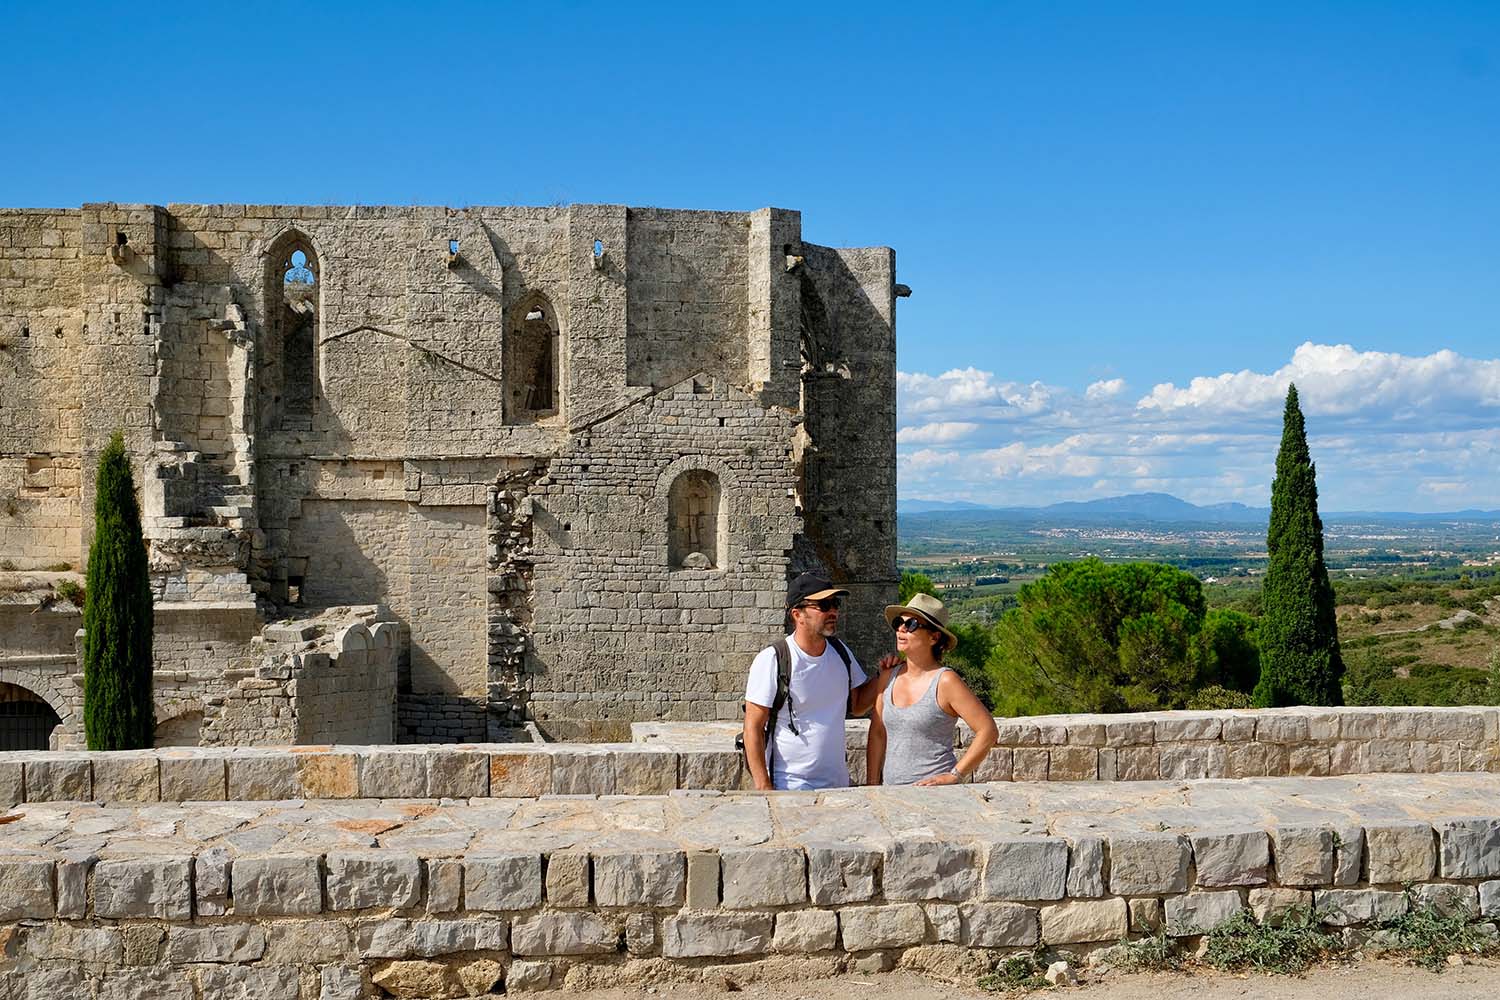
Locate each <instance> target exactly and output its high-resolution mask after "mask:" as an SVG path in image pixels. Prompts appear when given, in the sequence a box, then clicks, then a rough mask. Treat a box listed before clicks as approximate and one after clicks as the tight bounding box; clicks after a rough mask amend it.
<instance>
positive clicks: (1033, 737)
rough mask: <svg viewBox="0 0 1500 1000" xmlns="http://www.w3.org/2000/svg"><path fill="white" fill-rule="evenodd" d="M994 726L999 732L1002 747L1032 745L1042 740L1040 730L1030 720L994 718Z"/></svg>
mask: <svg viewBox="0 0 1500 1000" xmlns="http://www.w3.org/2000/svg"><path fill="white" fill-rule="evenodd" d="M995 728H996V730H997V731H998V732H999V734H1000V739H999V745H1000V746H1003V747H1034V746H1036V745H1037V744H1038V743H1040V742H1041V741H1042V734H1041V730H1040V729H1039V728H1037V726H1036V725H1034V724H1033V723H1030V722H1022V721H1020V720H1019V719H996V720H995Z"/></svg>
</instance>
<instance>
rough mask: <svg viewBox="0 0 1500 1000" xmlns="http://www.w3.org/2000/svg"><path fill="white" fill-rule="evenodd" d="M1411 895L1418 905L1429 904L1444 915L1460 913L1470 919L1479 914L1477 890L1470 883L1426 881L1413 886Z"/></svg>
mask: <svg viewBox="0 0 1500 1000" xmlns="http://www.w3.org/2000/svg"><path fill="white" fill-rule="evenodd" d="M1412 895H1413V896H1414V897H1415V899H1416V902H1417V903H1418V904H1419V905H1422V906H1430V907H1432V908H1433V909H1435V910H1436V911H1437V912H1438V913H1441V914H1442V915H1443V916H1445V917H1447V916H1453V915H1455V914H1462V915H1463V916H1465V917H1469V918H1471V919H1472V918H1474V917H1477V916H1479V890H1478V889H1476V888H1475V887H1474V886H1472V885H1457V884H1455V883H1452V882H1437V883H1427V884H1425V885H1419V886H1415V887H1414V888H1413V889H1412Z"/></svg>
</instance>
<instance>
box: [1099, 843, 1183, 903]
mask: <svg viewBox="0 0 1500 1000" xmlns="http://www.w3.org/2000/svg"><path fill="white" fill-rule="evenodd" d="M1191 859H1192V852H1191V849H1190V848H1189V846H1188V841H1187V838H1186V837H1180V836H1178V835H1177V834H1175V833H1125V834H1116V835H1114V836H1111V837H1110V838H1109V889H1110V892H1112V893H1114V894H1115V895H1117V896H1154V895H1160V894H1163V893H1169V892H1186V891H1187V887H1188V863H1189V861H1191Z"/></svg>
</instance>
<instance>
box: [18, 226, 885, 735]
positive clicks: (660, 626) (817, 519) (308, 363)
mask: <svg viewBox="0 0 1500 1000" xmlns="http://www.w3.org/2000/svg"><path fill="white" fill-rule="evenodd" d="M299 262H300V263H299ZM894 267H895V262H894V257H893V255H892V253H891V251H889V250H888V249H883V248H882V249H873V250H832V249H827V248H820V247H817V246H815V245H813V244H806V243H804V242H803V241H802V233H801V217H800V215H798V213H796V212H789V211H785V210H779V209H762V210H760V211H756V212H693V211H676V210H666V209H654V208H643V209H628V208H626V207H624V206H617V205H574V206H569V207H566V208H518V207H476V208H470V209H464V210H455V209H446V208H390V207H370V206H356V207H341V208H334V207H329V206H265V205H233V204H230V205H171V206H167V207H165V208H163V207H160V206H149V205H115V204H89V205H85V206H83V207H82V208H81V209H78V210H68V211H61V212H27V211H16V212H0V400H3V401H4V403H3V405H5V406H6V407H7V410H6V415H7V417H9V416H10V415H11V412H12V411H11V410H9V409H8V407H9V406H10V405H11V401H12V400H16V401H19V408H18V409H17V410H16V411H15V413H17V414H21V413H24V414H25V415H26V417H27V419H26V420H11V419H7V420H5V421H3V422H0V423H3V430H0V560H4V561H9V562H11V563H13V564H15V565H16V566H19V567H27V568H30V567H42V566H48V565H53V564H56V563H68V564H70V565H74V566H77V565H79V564H80V563H81V560H82V558H83V554H84V552H85V551H86V546H87V542H88V524H87V523H86V521H87V519H86V518H84V517H82V512H86V511H88V510H89V508H90V505H91V504H92V483H91V478H92V474H93V473H92V469H93V467H94V463H95V460H96V458H97V454H98V450H99V448H100V447H101V446H102V444H103V442H104V441H105V440H107V438H108V436H109V435H110V434H111V433H112V432H113V431H114V430H116V429H117V428H118V429H123V430H124V431H125V434H126V441H127V445H128V447H129V450H130V452H131V455H132V460H133V462H134V463H135V465H136V468H137V474H138V476H139V480H138V481H139V482H140V483H141V485H142V490H141V498H142V503H143V506H144V515H145V517H144V521H145V525H146V529H147V538H148V542H149V544H150V546H151V550H152V568H153V572H154V574H155V575H156V583H157V590H158V595H159V599H161V600H166V601H170V602H173V603H191V602H204V603H209V604H224V603H245V602H249V601H251V600H259V601H260V602H262V605H263V606H264V610H265V611H266V612H267V613H269V614H270V615H272V616H275V615H277V614H279V613H280V612H281V611H282V610H283V609H286V608H292V609H316V608H318V607H324V606H330V605H338V604H346V603H369V602H378V603H381V604H384V605H386V606H387V607H390V608H391V609H393V610H394V611H395V612H396V613H397V615H398V616H399V617H401V619H402V620H403V621H404V622H405V624H406V625H407V634H408V636H409V640H410V646H409V649H408V650H407V651H406V652H405V655H404V657H403V661H402V667H403V671H404V672H403V673H402V675H401V678H400V686H401V691H400V694H401V700H400V704H401V705H402V706H403V709H404V710H405V711H407V712H409V713H410V716H411V717H410V719H408V720H406V722H405V723H403V725H402V728H401V732H402V733H403V734H406V735H408V736H410V737H412V738H452V739H485V738H491V737H493V738H501V737H503V736H505V735H506V734H507V733H508V732H509V731H511V730H515V729H518V728H521V727H524V726H525V725H527V724H528V723H535V724H538V725H540V726H541V727H542V729H543V730H545V731H546V732H548V733H550V734H551V735H554V736H559V737H565V738H583V739H611V738H612V739H623V738H624V737H625V733H626V729H627V727H628V724H629V723H630V722H632V721H638V720H651V719H702V720H710V719H717V718H728V717H730V716H732V715H734V714H735V713H736V711H737V709H736V707H735V705H736V702H737V699H738V694H739V691H740V690H741V688H742V683H741V678H740V677H739V676H738V675H739V673H740V671H741V670H742V666H743V662H744V661H745V660H746V659H747V658H748V657H749V656H750V655H752V654H753V653H754V652H755V650H756V649H757V648H758V647H759V646H760V645H763V644H764V643H765V642H767V641H769V640H770V638H772V637H773V636H774V635H775V634H776V632H777V631H778V630H779V628H780V625H781V615H780V609H779V603H780V596H781V595H782V594H783V593H784V589H785V584H786V581H787V579H788V578H789V576H790V575H792V574H794V573H796V572H798V571H801V570H804V569H808V568H819V569H822V570H825V571H826V572H828V573H830V574H831V575H832V576H833V577H834V578H835V579H836V580H837V581H838V582H839V583H841V584H843V585H845V586H847V587H848V588H849V589H850V590H851V591H852V592H853V593H854V595H855V600H854V601H853V602H852V606H851V609H850V611H849V613H848V614H847V615H846V616H845V618H846V621H845V628H846V631H847V633H848V635H849V636H850V637H851V639H852V641H853V642H854V644H855V647H856V649H857V650H858V651H859V652H860V653H861V654H862V655H863V656H864V657H866V658H872V657H873V656H874V654H875V651H876V649H878V648H879V646H880V645H882V644H883V642H884V640H883V639H882V638H881V636H882V634H883V633H882V623H881V619H880V616H879V609H880V607H881V606H883V605H884V604H885V603H887V602H888V601H889V600H891V599H893V597H894V594H895V588H896V572H895V555H894V535H893V525H894V509H895V479H894V475H895V472H894V462H895V458H894V456H895V423H894V406H895V402H894V401H895V389H894V377H895V375H894V372H895V339H894V338H895V329H894V323H895V312H894V301H895V298H894V295H895V292H894V289H895V284H894V277H895V275H894ZM294 270H295V276H296V277H298V278H299V279H302V280H299V281H294V282H292V283H290V284H288V282H287V280H286V278H287V275H288V274H291V273H293V271H294ZM539 351H541V352H543V353H547V352H551V353H555V355H556V356H555V357H551V356H549V357H547V358H546V359H545V361H546V363H545V364H543V363H542V361H543V359H542V358H541V356H540V355H539V353H538V352H539ZM537 373H543V374H537ZM544 375H545V377H546V379H547V381H548V385H549V387H550V386H552V385H553V384H554V383H555V389H556V391H555V392H552V393H550V395H551V396H552V397H553V398H552V399H550V400H547V401H546V403H547V405H542V403H541V402H538V400H542V399H543V397H545V396H547V395H549V393H546V392H543V393H540V395H539V394H538V393H536V392H533V391H532V390H533V389H535V388H537V387H535V386H531V385H530V382H531V381H534V380H535V379H537V378H542V377H544ZM528 400H529V402H528ZM518 474H520V475H521V476H522V478H523V479H524V480H525V482H524V483H517V482H516V481H515V480H514V477H515V476H516V475H518ZM684 474H687V475H691V476H693V477H695V478H694V479H693V483H694V485H693V489H692V491H691V492H692V494H693V497H694V498H695V502H697V501H698V500H702V499H703V498H704V497H712V498H713V503H714V504H715V506H716V510H717V516H716V517H709V516H707V515H703V514H702V512H699V513H698V514H693V515H689V514H685V513H683V512H677V511H674V510H672V509H671V499H670V498H671V496H673V494H672V492H671V491H672V487H673V483H674V482H675V481H676V479H677V478H678V477H679V476H681V475H684ZM710 477H711V478H710ZM502 492H514V493H516V494H517V496H518V498H519V497H522V496H524V497H526V498H529V501H530V503H529V506H528V507H527V510H526V514H525V516H524V517H508V518H507V520H506V523H505V525H504V526H503V528H502V527H501V526H499V525H497V524H496V523H495V520H496V510H497V508H496V506H495V501H494V498H496V497H498V496H499V495H500V494H501V493H502ZM685 492H686V491H682V490H680V491H679V495H683V494H685ZM684 518H686V519H687V520H688V521H691V522H692V524H693V525H694V527H693V528H692V530H687V531H684V530H683V525H684V523H685V521H684ZM700 520H701V521H702V523H701V524H699V523H698V522H699V521H700ZM669 522H671V523H669ZM710 528H712V529H713V531H714V536H715V537H712V538H708V539H702V538H700V537H699V535H698V532H699V530H700V529H701V530H708V529H710ZM674 531H677V532H678V537H679V541H678V547H677V548H672V547H670V546H669V545H668V543H667V540H668V538H669V537H673V536H672V533H673V532H674ZM500 532H503V533H504V534H505V535H506V536H507V538H509V539H510V542H507V543H506V544H505V545H502V544H501V540H500V539H499V538H498V535H497V533H500ZM718 535H722V536H723V537H722V538H721V537H717V536H718ZM693 539H697V540H698V541H702V542H704V548H705V551H703V552H698V551H696V550H694V549H693V548H692V546H693V545H694V544H696V543H695V542H694V541H693ZM512 543H514V544H512ZM710 543H711V544H710ZM580 583H582V586H579V584H580ZM497 586H498V587H499V589H496V587H497ZM247 638H248V635H247ZM4 641H5V640H4V637H3V636H0V655H3V645H4Z"/></svg>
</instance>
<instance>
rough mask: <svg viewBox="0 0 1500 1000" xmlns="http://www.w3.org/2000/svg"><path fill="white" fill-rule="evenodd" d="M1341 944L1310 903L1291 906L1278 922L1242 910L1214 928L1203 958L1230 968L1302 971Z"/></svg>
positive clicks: (1216, 965) (1212, 964)
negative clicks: (1319, 919) (1314, 913)
mask: <svg viewBox="0 0 1500 1000" xmlns="http://www.w3.org/2000/svg"><path fill="white" fill-rule="evenodd" d="M1338 945H1339V941H1338V938H1336V937H1334V936H1333V935H1332V934H1329V933H1326V932H1325V931H1324V930H1323V929H1322V926H1321V925H1320V924H1319V922H1318V919H1317V918H1316V917H1315V916H1314V915H1313V913H1312V911H1311V910H1309V909H1307V908H1306V907H1294V908H1292V909H1291V910H1288V911H1287V912H1286V914H1285V916H1284V917H1283V918H1282V920H1281V921H1280V922H1279V923H1276V924H1271V923H1259V922H1257V921H1256V919H1255V918H1254V917H1253V916H1251V915H1250V913H1249V911H1247V910H1241V911H1240V912H1239V913H1238V914H1236V915H1235V917H1234V918H1233V919H1232V920H1229V921H1227V922H1226V923H1223V924H1220V925H1219V926H1218V927H1216V928H1214V929H1213V931H1212V932H1210V934H1209V935H1208V949H1207V950H1206V951H1205V953H1204V956H1203V961H1204V962H1205V963H1207V964H1208V965H1211V966H1213V967H1214V968H1215V969H1222V970H1224V971H1227V972H1238V971H1241V970H1244V969H1255V970H1257V971H1260V972H1270V973H1280V974H1288V973H1299V972H1304V971H1306V970H1307V968H1308V966H1310V965H1312V963H1313V962H1314V961H1316V960H1317V959H1319V958H1322V957H1324V956H1325V955H1328V954H1330V953H1332V952H1334V951H1336V950H1337V949H1338Z"/></svg>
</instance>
